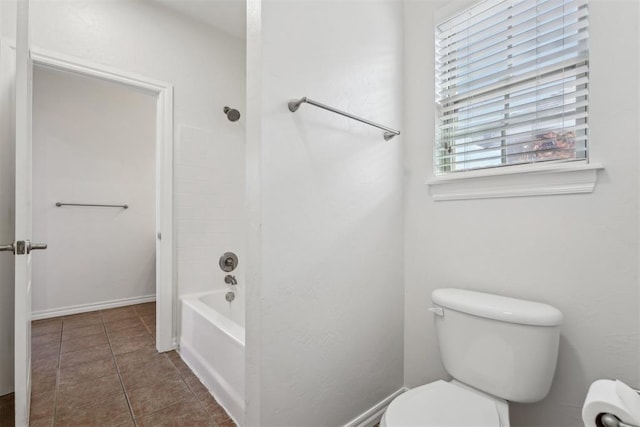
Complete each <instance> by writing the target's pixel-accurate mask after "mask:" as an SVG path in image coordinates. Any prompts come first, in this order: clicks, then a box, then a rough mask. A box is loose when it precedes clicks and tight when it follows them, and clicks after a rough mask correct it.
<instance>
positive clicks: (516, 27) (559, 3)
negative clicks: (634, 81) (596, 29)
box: [434, 0, 589, 175]
mask: <svg viewBox="0 0 640 427" xmlns="http://www.w3.org/2000/svg"><path fill="white" fill-rule="evenodd" d="M586 3H587V1H586V0H486V1H483V2H482V3H479V4H477V5H476V6H474V7H472V8H471V9H468V10H466V11H465V12H463V13H461V14H459V15H456V16H454V17H453V18H451V19H449V20H447V21H446V22H443V23H442V24H440V25H438V26H437V28H436V98H437V99H436V100H437V108H438V123H437V126H436V128H437V137H436V144H435V152H434V162H435V168H434V170H435V172H436V174H438V175H441V174H449V173H455V172H461V171H469V170H474V169H484V168H493V167H505V166H510V165H518V164H528V163H540V162H551V161H555V162H566V161H574V160H586V159H587V147H588V144H587V133H588V123H587V119H588V105H587V102H588V80H589V52H588V46H587V42H588V31H587V28H588V10H587V4H586Z"/></svg>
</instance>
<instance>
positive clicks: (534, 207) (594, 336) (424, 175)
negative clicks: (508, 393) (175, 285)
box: [405, 0, 640, 426]
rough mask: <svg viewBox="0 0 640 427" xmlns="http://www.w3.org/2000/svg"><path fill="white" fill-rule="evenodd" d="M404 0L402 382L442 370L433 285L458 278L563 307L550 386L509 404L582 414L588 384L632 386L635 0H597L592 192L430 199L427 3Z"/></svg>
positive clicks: (543, 413)
mask: <svg viewBox="0 0 640 427" xmlns="http://www.w3.org/2000/svg"><path fill="white" fill-rule="evenodd" d="M447 3H449V2H446V1H442V2H426V1H407V2H406V4H405V43H406V45H405V46H406V55H405V60H406V63H405V70H406V74H405V79H406V80H405V84H406V89H407V90H406V92H405V102H406V103H405V111H406V120H405V130H406V133H405V141H406V145H405V159H406V160H405V163H406V169H407V171H408V175H407V176H408V179H407V181H406V188H405V212H406V215H405V274H406V282H405V283H406V284H405V293H406V294H405V384H406V385H407V386H409V387H414V386H417V385H419V384H424V383H426V382H429V381H433V380H435V379H438V378H443V377H444V376H445V373H444V371H443V369H442V367H441V364H440V362H439V355H438V348H437V344H436V340H435V335H434V330H433V320H432V315H431V313H429V312H427V311H426V308H427V307H428V306H429V304H430V296H431V292H432V290H433V289H436V288H439V287H446V286H458V287H463V288H469V289H478V290H485V291H491V292H496V293H501V294H505V295H510V296H517V297H522V298H529V299H532V300H540V301H545V302H548V303H551V304H553V305H555V306H556V307H558V308H559V309H560V310H561V311H562V312H563V313H564V315H565V323H564V325H563V327H562V338H561V344H560V355H559V361H558V369H557V373H556V377H555V381H554V384H553V387H552V389H551V392H550V394H549V396H548V397H547V398H546V399H545V400H544V401H542V402H540V403H537V404H531V405H512V408H511V419H512V423H513V425H516V426H524V425H529V426H543V425H544V426H579V425H582V422H581V419H580V410H581V407H582V403H583V400H584V397H585V395H586V392H587V388H588V386H589V384H590V383H591V382H592V381H594V380H595V379H597V378H620V379H621V380H623V381H626V382H628V383H629V384H630V385H633V386H638V385H639V377H638V360H639V354H638V345H639V341H638V332H639V331H638V315H639V301H638V296H639V295H638V256H639V253H638V239H639V235H638V214H639V211H638V200H639V186H638V179H639V173H638V158H639V157H638V156H639V151H638V133H639V126H638V113H639V111H640V109H639V106H638V89H639V88H638V76H639V75H640V68H639V66H638V37H639V33H638V5H639V4H638V2H636V1H604V0H592V1H590V2H589V8H590V18H589V20H590V31H589V34H590V49H591V78H590V107H589V110H590V120H589V122H590V144H591V159H592V160H593V161H595V162H600V163H602V164H603V165H604V166H605V170H604V171H603V172H601V173H599V179H598V183H597V187H596V190H595V192H594V193H593V194H588V195H567V196H548V197H527V198H514V199H490V200H473V201H457V202H434V201H433V200H432V199H431V198H430V196H429V194H428V189H427V187H426V186H425V185H424V183H425V181H426V180H427V179H428V178H429V177H430V176H431V175H432V162H431V158H432V147H433V138H434V127H433V119H432V118H433V117H434V108H433V107H434V106H433V101H432V100H433V99H434V89H433V68H434V60H433V14H434V11H435V10H437V9H438V7H440V6H445V7H446V6H447Z"/></svg>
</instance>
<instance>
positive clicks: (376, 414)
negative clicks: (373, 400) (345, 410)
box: [345, 387, 409, 427]
mask: <svg viewBox="0 0 640 427" xmlns="http://www.w3.org/2000/svg"><path fill="white" fill-rule="evenodd" d="M407 390H409V389H408V388H406V387H402V388H401V389H399V390H396V391H395V392H393V393H391V394H390V395H389V396H387V397H385V398H384V399H382V400H381V401H380V402H378V403H377V404H375V405H373V406H372V407H371V408H369V409H368V410H366V411H365V412H363V413H362V414H360V415H358V416H357V417H356V418H354V419H353V420H351V421H349V422H348V423H347V424H345V427H373V426H374V425H376V424H377V423H379V422H380V420H381V419H382V414H384V411H385V410H386V409H387V406H389V404H390V403H391V401H392V400H393V399H395V398H396V397H398V396H400V395H401V394H402V393H404V392H405V391H407Z"/></svg>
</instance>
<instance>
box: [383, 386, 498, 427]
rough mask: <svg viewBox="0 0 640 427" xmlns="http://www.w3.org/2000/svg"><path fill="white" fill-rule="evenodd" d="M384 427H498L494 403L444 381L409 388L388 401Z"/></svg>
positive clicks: (489, 398) (487, 397)
mask: <svg viewBox="0 0 640 427" xmlns="http://www.w3.org/2000/svg"><path fill="white" fill-rule="evenodd" d="M381 425H382V426H386V427H409V426H421V427H470V426H473V427H499V426H500V425H501V424H500V417H499V415H498V408H497V406H496V401H495V400H494V399H492V398H491V397H489V396H484V395H482V394H481V393H480V392H475V391H471V390H468V389H465V388H463V387H461V386H458V385H455V384H452V383H450V382H446V381H436V382H433V383H430V384H427V385H423V386H420V387H416V388H413V389H411V390H409V391H407V392H406V393H403V394H401V395H400V396H398V397H397V398H395V399H394V400H393V402H391V404H390V405H389V407H388V408H387V411H386V412H385V414H384V418H383V423H381Z"/></svg>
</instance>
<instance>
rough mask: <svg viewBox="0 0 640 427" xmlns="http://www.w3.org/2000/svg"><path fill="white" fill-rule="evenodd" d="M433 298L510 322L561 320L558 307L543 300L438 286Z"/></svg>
mask: <svg viewBox="0 0 640 427" xmlns="http://www.w3.org/2000/svg"><path fill="white" fill-rule="evenodd" d="M431 300H432V301H433V302H434V303H436V304H437V305H439V306H441V307H445V308H449V309H451V310H456V311H460V312H463V313H468V314H472V315H474V316H479V317H485V318H487V319H494V320H499V321H503V322H509V323H518V324H522V325H534V326H556V325H560V324H561V323H562V313H561V312H560V310H558V309H557V308H555V307H553V306H550V305H549V304H544V303H540V302H533V301H526V300H522V299H517V298H510V297H504V296H501V295H494V294H487V293H484V292H475V291H468V290H465V289H454V288H446V289H436V290H435V291H433V293H432V294H431Z"/></svg>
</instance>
